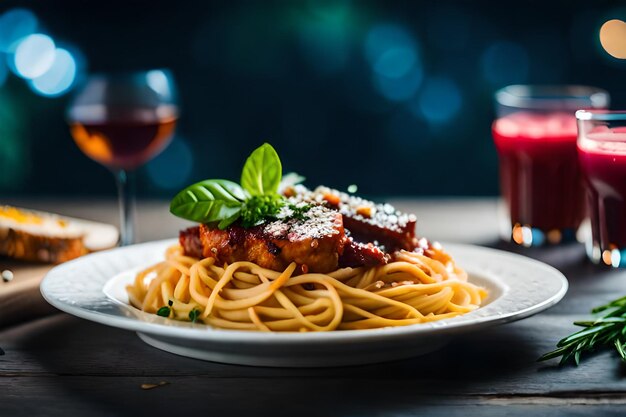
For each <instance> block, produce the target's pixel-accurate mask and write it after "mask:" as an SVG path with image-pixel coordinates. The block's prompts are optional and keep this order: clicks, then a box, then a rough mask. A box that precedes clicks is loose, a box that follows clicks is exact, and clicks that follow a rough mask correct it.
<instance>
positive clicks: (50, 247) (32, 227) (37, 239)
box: [0, 206, 117, 264]
mask: <svg viewBox="0 0 626 417" xmlns="http://www.w3.org/2000/svg"><path fill="white" fill-rule="evenodd" d="M91 224H93V225H96V226H97V227H96V229H97V228H98V227H99V229H98V234H101V233H102V231H103V226H104V229H105V231H107V232H109V235H108V236H106V238H105V240H106V242H100V244H101V245H100V247H97V248H90V247H89V246H88V245H86V241H87V238H89V237H90V236H89V234H90V233H92V231H91V229H90V225H91ZM107 228H108V229H107ZM111 228H113V227H112V226H108V225H101V224H98V223H92V222H87V221H82V220H78V219H72V218H69V217H63V216H59V215H56V214H52V213H46V212H40V211H34V210H27V209H22V208H17V207H12V206H0V255H5V256H9V257H12V258H16V259H22V260H25V261H37V262H46V263H55V264H56V263H61V262H65V261H69V260H70V259H74V258H77V257H79V256H81V255H84V254H86V253H88V252H90V251H91V250H98V249H105V248H106V247H112V246H114V245H115V243H116V242H117V231H115V233H110V232H111V230H110V229H111ZM113 229H114V228H113ZM91 240H93V236H92V237H91Z"/></svg>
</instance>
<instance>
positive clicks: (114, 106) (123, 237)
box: [67, 70, 178, 246]
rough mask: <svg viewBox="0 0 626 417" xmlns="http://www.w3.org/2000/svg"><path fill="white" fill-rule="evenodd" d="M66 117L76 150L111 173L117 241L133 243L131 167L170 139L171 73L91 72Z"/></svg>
mask: <svg viewBox="0 0 626 417" xmlns="http://www.w3.org/2000/svg"><path fill="white" fill-rule="evenodd" d="M67 118H68V123H69V125H70V132H71V134H72V137H73V138H74V141H75V142H76V145H78V147H79V148H80V150H81V151H83V152H84V153H85V155H87V156H88V157H90V158H91V159H93V160H94V161H96V162H99V163H100V164H102V165H104V166H106V167H107V168H109V169H110V170H111V171H112V172H113V174H114V175H115V179H116V182H117V187H118V194H119V204H120V232H121V233H120V244H121V245H122V246H124V245H130V244H132V243H134V190H133V181H132V180H133V170H135V169H136V168H138V167H139V166H141V165H143V164H144V163H146V162H147V161H149V160H150V159H152V158H154V157H155V156H156V155H157V154H158V153H159V152H161V151H162V150H163V149H164V148H165V147H166V146H167V145H168V144H169V142H170V140H171V139H172V136H173V134H174V129H175V127H176V122H177V120H178V106H177V105H176V101H175V85H174V81H173V78H172V75H171V73H170V72H169V71H167V70H150V71H141V72H131V73H122V74H105V75H94V76H92V77H90V78H89V79H88V80H87V82H86V83H85V86H84V87H83V88H82V89H81V90H80V91H79V92H78V94H77V95H76V97H75V98H74V100H73V101H72V103H71V105H70V107H69V109H68V112H67Z"/></svg>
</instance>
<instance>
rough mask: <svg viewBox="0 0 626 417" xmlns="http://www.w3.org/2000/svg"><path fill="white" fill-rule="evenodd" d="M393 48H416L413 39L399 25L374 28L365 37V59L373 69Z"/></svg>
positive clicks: (388, 24)
mask: <svg viewBox="0 0 626 417" xmlns="http://www.w3.org/2000/svg"><path fill="white" fill-rule="evenodd" d="M394 48H405V49H414V50H415V49H416V48H417V45H416V44H415V41H414V40H413V37H412V36H411V35H410V34H409V33H408V32H407V31H406V30H405V29H404V28H402V27H401V26H399V25H396V24H391V23H386V24H380V25H377V26H374V27H373V28H372V29H370V31H369V32H368V33H367V36H366V37H365V57H366V58H367V60H368V61H369V63H370V65H372V66H373V67H375V66H376V64H377V62H378V60H379V59H380V58H381V57H382V56H383V55H384V54H385V53H386V52H388V51H389V50H391V49H394Z"/></svg>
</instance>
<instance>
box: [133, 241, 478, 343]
mask: <svg viewBox="0 0 626 417" xmlns="http://www.w3.org/2000/svg"><path fill="white" fill-rule="evenodd" d="M296 266H297V265H296V263H291V264H290V265H289V266H288V267H287V268H285V269H284V270H283V271H274V270H271V269H267V268H263V267H261V266H259V265H256V264H254V263H251V262H245V261H240V262H233V263H231V264H230V265H223V266H219V265H216V264H215V259H214V258H206V259H197V258H193V257H190V256H185V255H184V251H183V249H182V247H181V246H179V245H174V246H171V247H170V248H168V250H167V251H166V254H165V260H164V261H163V262H160V263H158V264H156V265H153V266H151V267H149V268H147V269H145V270H143V271H141V272H140V273H138V274H137V276H136V278H135V281H134V283H133V284H132V285H129V286H128V287H127V292H128V296H129V300H130V303H131V304H132V305H133V306H135V307H137V308H139V309H141V310H143V311H145V312H148V313H157V312H158V311H160V309H162V308H163V307H165V306H169V309H167V315H168V317H170V318H173V319H178V320H194V321H195V320H196V319H199V320H201V321H202V322H204V323H205V324H208V325H211V326H214V327H218V328H225V329H238V330H257V331H291V332H298V331H300V332H302V331H331V330H353V329H372V328H380V327H390V326H403V325H409V324H416V323H424V322H429V321H435V320H441V319H445V318H450V317H454V316H457V315H460V314H464V313H468V312H470V311H472V310H475V309H476V308H478V307H479V306H480V305H481V303H482V301H483V300H484V299H485V297H486V295H487V293H486V291H485V290H484V289H482V288H480V287H478V286H476V285H474V284H472V283H470V282H468V281H467V274H466V273H465V271H463V270H462V269H461V268H459V267H457V266H456V265H455V263H454V261H453V260H452V259H451V258H450V256H449V255H448V254H446V253H445V252H444V251H443V250H441V249H440V248H435V249H433V250H432V255H431V256H430V257H429V256H425V255H423V254H420V253H417V252H408V251H400V252H398V253H397V254H396V256H395V260H394V261H393V262H390V263H388V264H386V265H380V266H374V267H358V268H341V269H337V270H335V271H333V272H330V273H326V274H322V273H304V274H300V275H297V274H295V272H296ZM159 314H160V313H159Z"/></svg>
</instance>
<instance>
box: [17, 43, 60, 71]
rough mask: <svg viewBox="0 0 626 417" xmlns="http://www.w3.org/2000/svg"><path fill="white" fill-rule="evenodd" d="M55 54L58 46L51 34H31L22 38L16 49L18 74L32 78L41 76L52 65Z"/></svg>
mask: <svg viewBox="0 0 626 417" xmlns="http://www.w3.org/2000/svg"><path fill="white" fill-rule="evenodd" d="M55 56H56V48H55V45H54V41H53V40H52V38H50V36H47V35H44V34H41V33H36V34H33V35H29V36H27V37H25V38H23V39H22V40H20V41H19V43H18V44H17V47H16V49H15V56H14V59H13V61H14V65H15V71H16V75H18V76H20V77H22V78H30V79H32V78H36V77H39V76H41V75H43V74H44V73H45V72H46V71H48V70H49V69H50V67H52V64H53V63H54V59H55Z"/></svg>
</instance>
